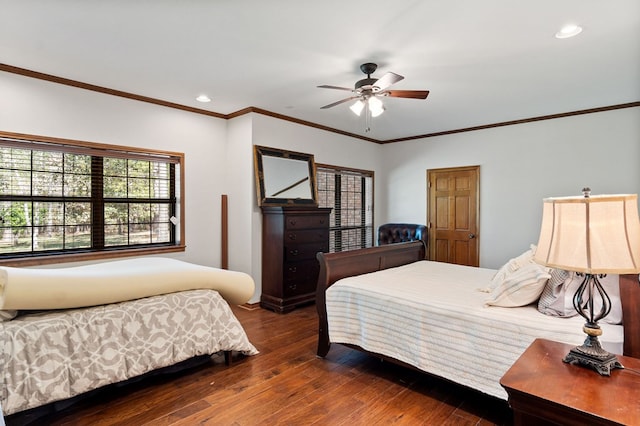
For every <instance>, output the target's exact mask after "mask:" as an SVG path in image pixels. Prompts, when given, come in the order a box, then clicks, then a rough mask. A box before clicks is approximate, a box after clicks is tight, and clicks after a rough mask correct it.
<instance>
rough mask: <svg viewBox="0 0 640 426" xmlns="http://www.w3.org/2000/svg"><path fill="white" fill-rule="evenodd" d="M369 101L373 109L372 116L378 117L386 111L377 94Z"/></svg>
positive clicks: (371, 109)
mask: <svg viewBox="0 0 640 426" xmlns="http://www.w3.org/2000/svg"><path fill="white" fill-rule="evenodd" d="M368 103H369V111H371V116H372V117H377V116H379V115H381V114H382V113H383V112H384V104H383V103H382V101H381V100H380V99H378V98H377V97H375V96H372V97H370V98H369V100H368Z"/></svg>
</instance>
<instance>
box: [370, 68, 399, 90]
mask: <svg viewBox="0 0 640 426" xmlns="http://www.w3.org/2000/svg"><path fill="white" fill-rule="evenodd" d="M403 78H404V77H403V76H401V75H398V74H396V73H393V72H388V73H386V74H385V75H383V76H382V77H380V78H379V79H378V81H376V82H375V83H374V84H373V86H374V87H377V88H378V90H379V91H382V90H384V89H386V88H387V87H389V86H391V85H392V84H396V83H397V82H399V81H400V80H402V79H403Z"/></svg>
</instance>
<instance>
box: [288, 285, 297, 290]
mask: <svg viewBox="0 0 640 426" xmlns="http://www.w3.org/2000/svg"><path fill="white" fill-rule="evenodd" d="M289 288H290V289H291V290H295V289H296V288H298V286H297V285H296V284H290V285H289Z"/></svg>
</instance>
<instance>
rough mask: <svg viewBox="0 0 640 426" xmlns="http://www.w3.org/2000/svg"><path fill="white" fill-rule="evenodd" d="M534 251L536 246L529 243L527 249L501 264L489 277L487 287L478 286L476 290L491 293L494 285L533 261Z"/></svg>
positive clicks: (496, 285)
mask: <svg viewBox="0 0 640 426" xmlns="http://www.w3.org/2000/svg"><path fill="white" fill-rule="evenodd" d="M535 253H536V246H535V244H531V246H530V247H529V250H527V251H525V252H524V253H522V254H521V255H520V256H518V257H514V258H513V259H510V260H509V261H508V262H507V263H505V264H504V265H502V267H501V268H500V269H498V272H496V274H495V275H494V276H493V278H492V279H491V283H490V284H489V287H488V288H479V289H478V290H479V291H482V292H485V293H491V292H492V291H493V290H494V289H495V288H496V287H498V286H499V285H500V284H502V282H503V281H504V280H505V279H507V277H509V275H511V274H512V273H514V272H516V271H517V270H518V269H520V268H522V267H523V266H525V265H527V264H529V263H533V256H534V254H535Z"/></svg>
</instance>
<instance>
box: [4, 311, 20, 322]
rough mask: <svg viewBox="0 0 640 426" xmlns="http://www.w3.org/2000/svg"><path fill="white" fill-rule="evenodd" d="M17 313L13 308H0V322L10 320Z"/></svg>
mask: <svg viewBox="0 0 640 426" xmlns="http://www.w3.org/2000/svg"><path fill="white" fill-rule="evenodd" d="M17 315H18V311H16V310H13V309H4V310H0V322H3V321H11V320H12V319H14V318H15V317H16V316H17Z"/></svg>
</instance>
